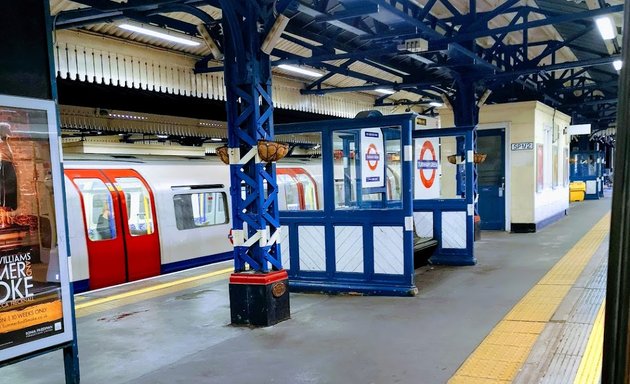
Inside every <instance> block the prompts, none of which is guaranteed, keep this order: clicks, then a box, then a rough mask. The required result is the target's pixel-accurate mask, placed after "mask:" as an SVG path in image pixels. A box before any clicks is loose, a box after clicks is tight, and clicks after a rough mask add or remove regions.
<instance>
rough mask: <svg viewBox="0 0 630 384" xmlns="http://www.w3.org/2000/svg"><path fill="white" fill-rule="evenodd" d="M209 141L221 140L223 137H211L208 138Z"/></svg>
mask: <svg viewBox="0 0 630 384" xmlns="http://www.w3.org/2000/svg"><path fill="white" fill-rule="evenodd" d="M210 140H211V141H223V139H220V138H218V137H213V138H211V139H210Z"/></svg>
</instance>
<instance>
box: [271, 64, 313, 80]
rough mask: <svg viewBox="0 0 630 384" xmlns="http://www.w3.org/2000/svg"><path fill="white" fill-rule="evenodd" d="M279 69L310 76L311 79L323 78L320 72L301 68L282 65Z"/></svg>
mask: <svg viewBox="0 0 630 384" xmlns="http://www.w3.org/2000/svg"><path fill="white" fill-rule="evenodd" d="M278 68H280V69H284V70H285V71H289V72H295V73H299V74H300V75H304V76H310V77H322V74H321V73H319V72H315V71H311V70H308V69H304V68H301V67H294V66H293V65H287V64H280V65H278Z"/></svg>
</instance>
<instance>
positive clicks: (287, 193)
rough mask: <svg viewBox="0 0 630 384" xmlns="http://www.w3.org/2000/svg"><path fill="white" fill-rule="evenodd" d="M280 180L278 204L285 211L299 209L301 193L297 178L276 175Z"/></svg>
mask: <svg viewBox="0 0 630 384" xmlns="http://www.w3.org/2000/svg"><path fill="white" fill-rule="evenodd" d="M276 179H277V181H278V205H279V209H280V210H283V211H299V210H300V209H301V208H300V193H299V190H298V185H297V182H296V181H295V179H294V178H293V177H291V176H289V175H283V174H278V175H276Z"/></svg>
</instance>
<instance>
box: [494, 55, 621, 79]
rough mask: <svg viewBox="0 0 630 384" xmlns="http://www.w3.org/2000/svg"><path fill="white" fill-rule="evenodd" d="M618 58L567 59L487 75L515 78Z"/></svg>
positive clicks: (608, 62) (588, 65)
mask: <svg viewBox="0 0 630 384" xmlns="http://www.w3.org/2000/svg"><path fill="white" fill-rule="evenodd" d="M620 58H621V57H620V56H619V55H613V56H608V57H602V58H597V59H588V60H578V61H569V62H565V63H560V64H553V65H541V66H538V67H534V68H528V69H521V70H516V71H509V72H503V73H499V74H496V75H493V76H491V77H488V80H500V79H506V78H507V79H516V78H518V77H520V76H523V75H531V74H534V73H541V72H555V71H562V70H565V69H571V68H588V67H593V66H597V65H604V64H610V63H612V62H613V61H615V60H619V59H620Z"/></svg>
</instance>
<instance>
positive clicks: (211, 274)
mask: <svg viewBox="0 0 630 384" xmlns="http://www.w3.org/2000/svg"><path fill="white" fill-rule="evenodd" d="M231 272H234V269H233V268H226V269H221V270H218V271H214V272H208V273H204V274H203V275H198V276H191V277H186V278H183V279H179V280H175V281H171V282H168V283H162V284H158V285H153V286H150V287H146V288H141V289H136V290H134V291H129V292H125V293H120V294H118V295H112V296H107V297H103V298H100V299H94V300H90V301H88V302H85V303H80V304H76V305H75V306H74V307H75V309H77V310H79V309H84V308H88V307H92V306H95V305H99V304H104V303H109V302H111V301H115V300H121V299H125V298H128V297H132V296H137V295H142V294H144V293H149V292H153V291H157V290H160V289H166V288H170V287H174V286H177V285H181V284H186V283H190V282H192V281H197V280H202V279H207V278H210V277H214V276H219V275H224V274H227V273H231Z"/></svg>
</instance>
